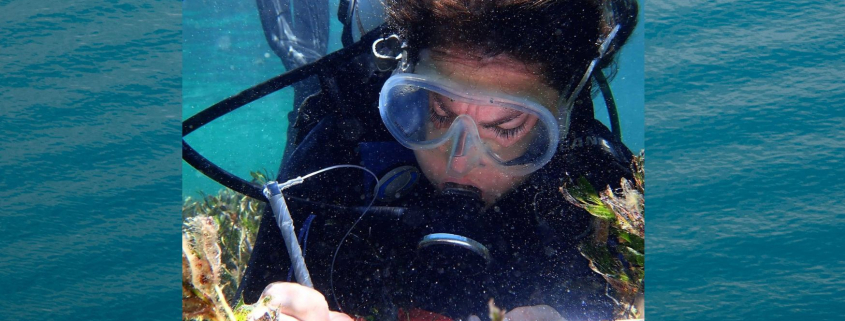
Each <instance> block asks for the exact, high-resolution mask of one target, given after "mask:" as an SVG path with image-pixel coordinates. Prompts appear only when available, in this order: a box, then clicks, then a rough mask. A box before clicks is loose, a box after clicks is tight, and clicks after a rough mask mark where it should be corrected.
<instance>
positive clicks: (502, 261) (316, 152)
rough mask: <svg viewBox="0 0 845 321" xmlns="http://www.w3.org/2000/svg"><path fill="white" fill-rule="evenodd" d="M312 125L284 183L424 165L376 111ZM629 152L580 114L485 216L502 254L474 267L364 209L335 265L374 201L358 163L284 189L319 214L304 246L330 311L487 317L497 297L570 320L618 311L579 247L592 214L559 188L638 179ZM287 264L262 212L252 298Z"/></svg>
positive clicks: (426, 199) (408, 227)
mask: <svg viewBox="0 0 845 321" xmlns="http://www.w3.org/2000/svg"><path fill="white" fill-rule="evenodd" d="M315 99H317V98H315ZM370 116H372V115H370ZM365 118H366V117H365ZM368 123H369V124H368ZM309 127H310V128H309V130H308V134H307V135H304V136H301V138H300V140H301V142H300V143H299V144H298V146H297V148H296V150H294V151H293V153H292V154H291V156H290V159H289V160H288V162H287V164H285V165H284V166H283V167H282V169H281V174H280V181H284V180H287V179H289V178H293V177H296V176H301V175H305V174H308V173H310V172H313V171H316V170H319V169H322V168H325V167H328V166H331V165H337V164H364V165H368V164H367V162H368V161H367V160H362V159H369V160H370V162H371V161H372V160H373V159H376V160H385V159H395V160H396V161H394V162H392V164H389V165H390V166H388V168H384V169H382V170H380V171H379V173H377V174H379V175H381V174H383V173H384V172H386V171H387V170H389V169H391V168H395V167H397V166H400V165H412V166H413V165H416V161H415V160H414V158H413V153H411V152H410V151H408V150H406V149H403V148H401V146H399V145H398V144H396V143H395V142H393V141H392V139H390V138H389V136H387V135H389V134H386V131H385V130H384V128H383V125H381V126H378V123H372V119H370V120H369V121H365V120H362V119H361V117H360V116H359V117H356V116H351V115H329V116H325V117H323V118H321V119H320V120H319V121H318V122H316V123H314V124H312V125H311V126H309ZM372 141H386V143H384V144H383V145H381V146H383V147H382V148H375V149H374V148H372V144H370V145H367V144H362V142H372ZM391 145H393V146H391ZM376 146H379V145H378V144H376ZM396 146H399V148H398V149H397V148H396ZM631 156H632V155H631V152H630V151H629V150H628V149H627V148H626V147H624V145H623V144H621V143H620V142H618V141H615V140H614V139H613V138H612V135H611V134H610V133H609V131H608V130H607V129H606V128H605V127H604V126H603V125H602V124H600V123H599V122H598V121H596V120H593V119H592V118H589V119H583V120H577V119H576V121H574V123H573V126H572V129H571V131H570V135H569V138H568V139H567V140H566V141H565V142H564V143H563V144H561V146H560V147H559V148H558V153H557V154H556V156H555V157H554V158H553V160H552V161H551V162H550V163H549V164H548V165H546V166H545V167H543V168H542V169H540V170H539V171H537V172H535V173H534V174H533V175H532V176H531V177H530V178H529V179H528V180H527V181H526V182H524V183H523V184H522V185H520V186H518V187H517V188H515V189H514V190H513V191H512V192H510V193H508V194H506V195H504V196H503V197H502V198H501V199H500V200H499V201H498V202H497V203H496V204H495V206H493V207H490V208H488V209H487V210H485V211H483V212H482V213H480V214H478V217H477V222H478V226H482V227H484V229H485V232H486V233H484V235H481V236H480V237H481V238H483V239H484V240H485V242H486V243H488V244H486V245H488V246H489V247H490V249H491V252H492V253H493V256H494V259H495V261H494V263H493V264H491V265H490V266H489V267H487V268H486V270H483V271H478V272H477V273H475V274H473V273H468V274H467V273H464V274H461V275H449V273H440V271H434V270H430V269H427V268H425V266H424V265H423V263H424V262H423V261H425V258H418V257H417V255H416V252H415V249H416V244H417V243H416V242H417V241H418V240H419V239H420V237H421V236H422V235H423V234H421V233H420V231H419V229H417V228H416V227H418V225H416V224H409V223H408V222H406V221H403V220H402V219H401V218H396V217H391V216H390V215H379V214H376V213H371V214H367V216H365V218H364V219H363V220H362V222H361V223H359V224H358V226H356V228H355V229H354V230H353V231H352V233H351V234H350V236H349V237H348V238H347V239H346V241H345V242H344V244H343V245H342V246H341V248H340V250H339V252H338V255H337V259H336V260H335V263H334V268H333V272H332V271H330V268H331V265H332V256H333V254H334V252H335V250H336V249H337V247H338V244H339V242H340V240H341V238H342V237H343V235H344V234H345V233H346V232H347V231H348V230H349V228H350V227H351V225H352V223H353V222H354V221H355V220H356V219H357V218H358V216H359V215H360V213H361V211H360V210H355V209H354V207H362V206H366V205H367V203H368V202H369V200H370V199H371V196H372V188H373V185H372V181H371V180H370V181H368V177H367V174H365V173H363V172H362V171H360V170H355V169H342V170H336V171H331V172H328V173H325V174H322V175H319V176H315V177H313V178H311V179H310V180H307V181H306V182H305V183H303V184H301V185H299V186H296V187H292V188H290V189H288V190H286V191H285V192H284V193H285V196H286V199H287V203H288V205H289V207H290V210H291V213H292V215H293V218H294V221H295V226H296V228H297V232H299V230H300V228H301V227H302V226H303V223H304V222H305V221H306V220H309V219H308V217H309V216H311V215H312V214H313V215H314V217H312V218H311V219H310V220H312V221H311V222H310V228H309V229H308V234H307V235H308V237H307V240H305V242H302V241H301V243H304V247H305V260H306V263H307V265H308V268H309V270H310V272H311V277H312V280H313V281H314V285H315V287H316V289H317V290H319V291H320V292H321V293H323V294H324V295H325V296H326V299H327V300H328V301H329V304H330V307H331V308H332V309H334V310H336V309H338V308H341V309H342V311H344V312H347V313H353V314H358V315H362V316H366V315H375V316H376V319H378V320H382V319H384V320H390V319H395V318H396V315H397V314H396V312H397V309H400V308H402V309H406V310H407V309H409V308H421V309H424V310H426V311H432V312H436V313H440V314H443V315H447V316H449V317H452V318H460V317H465V316H467V315H469V314H470V313H472V314H478V315H481V316H482V318H486V315H487V314H486V312H487V301H488V300H489V299H490V298H493V299H495V301H496V304H497V305H498V306H500V307H503V308H505V309H513V308H515V307H519V306H530V305H538V304H547V305H550V306H552V307H554V308H556V309H557V310H558V311H559V312H560V313H561V314H562V315H563V316H564V317H566V318H567V319H568V320H601V319H610V318H611V312H612V309H613V307H612V303H611V300H610V299H609V298H608V297H607V296H606V295H605V293H606V283H605V281H604V280H603V279H601V277H600V276H599V275H598V274H596V273H594V272H592V271H591V270H590V269H589V267H588V262H587V261H586V260H585V259H584V258H583V257H582V256H581V255H580V254H579V253H578V251H577V249H576V248H575V246H576V245H577V243H578V242H579V241H580V240H581V239H582V238H583V237H585V236H586V235H587V234H588V231H589V226H590V224H589V215H588V214H587V213H586V212H584V211H583V210H581V209H579V208H576V207H574V206H572V205H571V204H569V203H567V202H566V201H565V200H564V198H563V196H562V195H561V193H560V191H559V188H560V187H561V186H562V185H563V184H564V183H565V182H567V181H570V180H572V179H574V178H578V177H580V176H584V177H586V178H587V179H588V180H589V181H590V182H591V183H592V184H593V185H594V186H597V187H605V186H607V185H608V184H610V185H613V186H617V185H618V183H619V179H620V178H621V177H627V178H629V179H630V175H631V173H630V169H629V168H628V163H629V160H630V158H631ZM382 165H383V164H382ZM437 194H438V193H437V192H436V191H435V189H434V188H433V187H432V186H431V185H430V184H429V183H428V182H427V181H426V180H425V178H424V177H423V178H422V180H421V182H420V183H419V184H417V186H416V187H415V188H414V190H413V193H410V195H408V196H406V197H404V198H401V199H399V200H395V201H391V202H376V204H375V205H376V206H405V207H421V206H422V207H425V206H426V204H429V205H433V204H431V203H432V200H433V199H434V198H435V197H436V195H437ZM289 266H290V261H289V259H288V256H287V253H286V251H285V246H284V243H283V240H282V238H281V236H280V232H279V229H278V227H277V226H276V223H275V219H274V218H273V215H272V213H271V212H270V211H269V210H268V211H265V213H264V217H263V218H262V222H261V227H260V230H259V234H258V238H257V240H256V244H255V248H254V251H253V255H252V258H251V260H250V263H249V266H248V268H247V271H246V275H245V277H244V279H243V282H242V288H241V290H242V294H243V298H244V300H245V302H247V303H252V302H254V301H256V300H257V299H258V297H259V296H260V294H261V292H262V290H263V289H264V287H265V286H266V285H267V284H269V283H271V282H275V281H286V280H289V279H288V270H289ZM330 274H331V277H333V282H330V281H329V278H330ZM336 303H337V304H339V305H340V307H338V306H337V304H336Z"/></svg>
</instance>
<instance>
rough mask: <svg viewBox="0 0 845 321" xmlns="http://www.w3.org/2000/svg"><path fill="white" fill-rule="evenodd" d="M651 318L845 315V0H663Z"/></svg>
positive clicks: (649, 67) (655, 38) (656, 34)
mask: <svg viewBox="0 0 845 321" xmlns="http://www.w3.org/2000/svg"><path fill="white" fill-rule="evenodd" d="M645 7H646V44H647V45H646V52H645V56H646V61H645V66H646V102H647V108H646V117H645V120H646V129H647V131H646V147H647V155H646V170H647V172H646V177H647V184H646V204H647V207H648V211H647V212H648V215H647V219H646V222H647V224H646V234H647V240H646V252H647V253H646V316H647V318H649V319H652V320H655V319H656V320H836V319H841V318H842V312H843V311H845V309H843V307H845V278H844V277H843V275H845V254H843V253H845V247H844V246H843V238H842V236H841V234H842V232H843V231H845V205H843V202H842V200H843V199H845V192H843V191H845V180H843V178H845V169H843V165H845V164H843V159H845V157H843V155H845V109H843V105H845V80H843V79H845V72H843V70H845V59H843V53H845V52H843V46H842V40H843V39H845V38H843V35H845V33H843V31H842V25H843V24H842V23H843V22H845V9H843V8H845V7H843V3H842V1H830V0H827V1H777V2H770V1H710V0H707V1H704V0H701V1H649V2H647V3H646V5H645Z"/></svg>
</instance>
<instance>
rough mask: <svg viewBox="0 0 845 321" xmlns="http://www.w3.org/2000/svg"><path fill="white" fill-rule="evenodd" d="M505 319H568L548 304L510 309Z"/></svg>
mask: <svg viewBox="0 0 845 321" xmlns="http://www.w3.org/2000/svg"><path fill="white" fill-rule="evenodd" d="M468 321H481V318H479V317H478V316H475V315H473V316H470V317H469V319H468ZM505 321H566V319H564V318H563V317H562V316H561V315H560V313H558V312H557V310H555V309H554V308H552V307H550V306H548V305H532V306H525V307H518V308H515V309H513V310H510V311H509V312H508V313H505Z"/></svg>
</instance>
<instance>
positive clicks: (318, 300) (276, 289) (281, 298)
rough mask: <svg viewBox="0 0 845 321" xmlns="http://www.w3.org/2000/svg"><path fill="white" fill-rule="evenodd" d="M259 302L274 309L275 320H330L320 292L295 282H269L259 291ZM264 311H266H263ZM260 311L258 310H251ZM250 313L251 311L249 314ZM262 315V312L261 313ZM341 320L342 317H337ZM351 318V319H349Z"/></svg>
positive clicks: (326, 305) (327, 307)
mask: <svg viewBox="0 0 845 321" xmlns="http://www.w3.org/2000/svg"><path fill="white" fill-rule="evenodd" d="M259 302H261V303H263V304H264V305H265V306H266V307H267V308H268V309H273V310H276V312H278V313H279V314H283V316H279V317H278V318H277V320H284V321H330V320H332V319H330V318H329V316H330V314H329V306H328V303H327V302H326V299H325V297H323V295H322V294H320V292H317V291H316V290H314V289H312V288H309V287H305V286H302V285H299V284H296V283H288V282H276V283H271V284H270V285H268V286H267V287H266V288H264V292H262V293H261V298H259ZM264 312H266V311H264ZM253 313H256V314H257V313H260V311H257V310H256V311H253ZM250 315H252V313H251V314H250ZM262 315H263V313H262ZM337 320H343V319H337ZM350 320H351V319H350Z"/></svg>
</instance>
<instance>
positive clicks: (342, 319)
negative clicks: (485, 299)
mask: <svg viewBox="0 0 845 321" xmlns="http://www.w3.org/2000/svg"><path fill="white" fill-rule="evenodd" d="M329 321H354V320H353V319H352V317H350V316H348V315H346V314H343V313H340V312H334V311H329ZM479 321H480V320H479Z"/></svg>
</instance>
